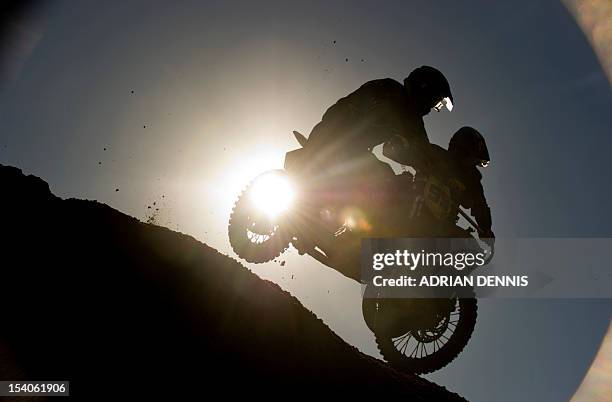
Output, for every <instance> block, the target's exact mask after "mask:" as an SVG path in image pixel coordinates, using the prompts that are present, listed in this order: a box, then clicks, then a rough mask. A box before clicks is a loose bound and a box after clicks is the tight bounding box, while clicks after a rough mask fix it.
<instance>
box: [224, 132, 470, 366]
mask: <svg viewBox="0 0 612 402" xmlns="http://www.w3.org/2000/svg"><path fill="white" fill-rule="evenodd" d="M294 135H295V137H296V139H297V140H298V142H299V143H300V145H301V146H302V148H300V149H297V150H294V151H291V152H288V153H287V154H286V156H285V166H284V168H285V169H284V170H274V171H270V172H266V173H263V174H261V175H259V176H257V177H256V178H255V179H254V180H253V181H252V182H251V183H250V184H249V185H248V186H247V188H246V189H245V190H244V192H243V193H242V194H241V195H240V196H239V198H238V200H237V201H236V203H235V205H234V209H233V211H232V214H231V216H230V220H229V225H228V234H229V240H230V244H231V246H232V248H233V249H234V251H235V252H236V254H238V256H239V257H241V258H243V259H245V260H246V261H248V262H252V263H263V262H267V261H271V260H273V259H275V258H276V257H278V256H279V255H280V254H282V253H283V252H284V251H285V250H287V248H288V247H289V245H290V244H291V245H293V246H294V247H295V248H296V249H297V250H298V252H299V253H300V254H308V255H310V256H312V257H313V258H315V259H316V260H318V261H319V262H321V263H323V264H325V265H327V266H329V267H331V268H333V269H336V270H337V271H339V272H341V273H342V274H344V275H345V276H347V277H349V278H351V279H353V280H356V281H360V245H361V239H362V238H366V237H394V236H395V237H410V236H415V235H424V234H425V235H426V234H427V233H423V231H426V228H425V229H423V228H420V229H418V230H415V229H414V228H413V229H411V230H406V228H407V227H410V226H411V224H412V223H413V222H414V219H413V218H414V213H415V211H416V210H417V209H418V208H417V206H418V205H417V204H419V202H417V201H418V200H420V202H421V203H422V201H423V199H427V195H425V196H424V195H423V194H422V193H423V189H428V188H430V187H431V186H429V185H428V184H427V183H425V184H424V185H423V186H421V187H420V188H418V189H417V187H418V186H415V183H414V177H413V175H412V174H410V173H404V174H401V175H395V174H394V173H393V172H392V170H391V169H390V167H388V165H385V166H387V168H383V167H381V165H382V163H381V162H380V161H378V160H377V159H375V158H376V157H375V156H374V155H373V154H371V153H368V154H367V155H363V156H362V157H361V158H360V159H359V158H357V159H356V160H352V161H351V166H350V167H347V168H346V169H327V170H326V169H320V166H319V167H318V168H316V169H314V168H313V167H312V165H313V164H315V163H314V162H313V160H312V159H313V158H312V157H311V156H309V155H308V154H307V153H306V152H305V149H304V148H303V147H304V145H305V144H306V142H307V139H306V138H305V137H304V136H303V135H301V134H299V133H297V132H294ZM347 170H348V171H350V172H349V174H347ZM438 193H439V192H438ZM437 196H439V194H437ZM407 210H411V211H412V212H411V213H407V212H406V211H407ZM470 223H471V224H473V225H475V223H474V222H473V221H470ZM419 231H420V233H417V232H419ZM472 231H473V229H471V230H469V229H462V228H458V231H457V233H459V235H460V236H464V237H466V238H472V235H471V233H472ZM455 235H456V234H455ZM474 241H475V239H474ZM362 311H363V316H364V320H365V322H366V325H367V326H368V328H370V330H372V331H373V332H374V334H375V337H376V342H377V344H378V347H379V350H380V352H381V354H382V355H383V357H384V358H385V360H386V361H387V362H389V363H390V364H391V365H392V366H394V367H395V368H397V369H400V370H404V371H408V372H412V373H428V372H432V371H435V370H438V369H440V368H442V367H444V366H446V365H447V364H448V363H450V362H451V361H452V360H453V359H455V357H457V355H458V354H459V353H460V352H461V351H462V350H463V348H464V347H465V345H466V344H467V342H468V341H469V339H470V337H471V335H472V332H473V330H474V327H475V324H476V316H477V302H476V299H475V298H474V297H457V296H455V295H453V294H451V295H448V297H444V298H439V297H436V298H427V299H425V298H420V299H417V298H415V299H401V300H398V299H393V300H385V299H367V298H364V299H363V304H362Z"/></svg>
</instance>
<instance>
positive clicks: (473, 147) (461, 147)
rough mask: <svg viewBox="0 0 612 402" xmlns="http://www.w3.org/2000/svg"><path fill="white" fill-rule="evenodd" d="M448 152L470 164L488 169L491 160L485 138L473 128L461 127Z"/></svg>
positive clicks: (450, 143) (452, 139)
mask: <svg viewBox="0 0 612 402" xmlns="http://www.w3.org/2000/svg"><path fill="white" fill-rule="evenodd" d="M448 151H449V152H450V153H451V154H453V155H455V156H456V157H457V158H459V159H461V160H464V161H466V162H468V163H470V164H474V165H477V166H480V167H486V166H487V165H488V164H489V162H490V161H491V159H490V158H489V150H488V149H487V143H486V142H485V139H484V137H483V136H482V134H480V133H479V132H478V131H477V130H476V129H474V128H472V127H461V128H460V129H459V130H457V132H456V133H455V134H453V136H452V137H451V139H450V142H449V143H448Z"/></svg>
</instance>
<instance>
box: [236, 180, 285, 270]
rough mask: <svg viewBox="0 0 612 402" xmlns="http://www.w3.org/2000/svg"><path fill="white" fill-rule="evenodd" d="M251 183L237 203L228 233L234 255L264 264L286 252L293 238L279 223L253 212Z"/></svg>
mask: <svg viewBox="0 0 612 402" xmlns="http://www.w3.org/2000/svg"><path fill="white" fill-rule="evenodd" d="M251 184H252V183H251ZM251 184H249V185H248V186H247V187H246V189H245V190H244V191H243V192H242V194H240V196H239V197H238V199H237V200H236V203H235V204H234V208H233V210H232V213H231V215H230V219H229V224H228V228H227V230H228V236H229V241H230V245H231V246H232V249H233V250H234V252H235V253H236V254H238V256H239V257H240V258H243V259H244V260H246V261H247V262H252V263H256V264H261V263H264V262H268V261H272V260H273V259H275V258H276V257H278V256H279V255H281V254H282V253H283V252H285V250H287V248H288V247H289V243H290V239H289V237H288V236H287V235H286V233H284V230H283V228H282V227H280V225H279V224H278V222H273V221H271V220H270V219H269V218H267V217H265V216H263V215H261V214H256V213H255V211H253V209H252V207H251V205H250V203H249V199H248V198H249V197H248V195H249V190H250V188H251Z"/></svg>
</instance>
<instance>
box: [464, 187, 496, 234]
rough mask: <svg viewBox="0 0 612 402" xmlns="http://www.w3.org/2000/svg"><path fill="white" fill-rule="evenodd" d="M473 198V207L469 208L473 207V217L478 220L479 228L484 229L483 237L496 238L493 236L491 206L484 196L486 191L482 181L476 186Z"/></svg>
mask: <svg viewBox="0 0 612 402" xmlns="http://www.w3.org/2000/svg"><path fill="white" fill-rule="evenodd" d="M471 198H472V200H471V201H472V202H471V205H469V206H470V207H471V212H472V216H474V218H476V223H478V226H480V228H481V229H482V232H483V233H482V235H481V237H491V238H494V237H495V235H494V234H493V231H492V230H491V226H492V219H491V209H490V208H489V205H488V204H487V199H486V198H485V195H484V189H483V187H482V183H481V182H480V181H478V185H477V186H475V188H474V189H473V190H472V197H471Z"/></svg>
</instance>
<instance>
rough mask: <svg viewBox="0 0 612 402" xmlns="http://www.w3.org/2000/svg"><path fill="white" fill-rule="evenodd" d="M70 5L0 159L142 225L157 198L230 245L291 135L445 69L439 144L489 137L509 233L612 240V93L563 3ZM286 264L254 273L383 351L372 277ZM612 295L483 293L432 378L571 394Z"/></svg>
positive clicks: (509, 394) (8, 106)
mask: <svg viewBox="0 0 612 402" xmlns="http://www.w3.org/2000/svg"><path fill="white" fill-rule="evenodd" d="M54 4H55V5H53V6H50V7H47V8H46V9H44V11H39V12H38V13H37V14H36V15H35V16H36V17H37V19H36V20H35V21H36V22H37V23H36V24H30V25H28V22H27V20H24V21H21V22H20V24H21V25H20V27H21V28H23V29H26V30H28V29H29V30H30V31H31V33H32V35H30V36H29V38H30V42H27V43H30V44H32V46H31V47H32V49H33V50H32V52H31V53H28V52H21V53H20V54H25V53H27V54H28V57H27V58H24V62H23V63H21V64H20V66H21V68H20V69H19V70H18V72H17V73H16V74H14V75H13V76H11V80H10V81H5V82H3V85H2V88H1V89H0V91H1V92H0V119H1V121H2V122H3V130H2V132H1V133H0V163H3V164H10V165H15V166H18V167H20V168H22V169H24V170H25V171H26V172H28V173H34V174H36V175H39V176H41V177H43V178H44V179H45V180H47V181H48V182H49V183H50V186H51V188H52V190H53V191H54V192H55V193H56V194H58V195H60V196H63V197H78V198H90V199H98V200H100V201H102V202H105V203H108V204H109V205H111V206H113V207H115V208H117V209H119V210H121V211H124V212H126V213H129V214H131V215H134V216H137V217H139V218H143V219H144V218H146V217H147V216H148V215H149V214H150V213H151V210H150V209H149V208H147V207H148V206H149V205H151V204H152V203H153V202H156V205H157V206H158V207H160V211H159V212H158V215H157V217H156V219H157V220H158V222H160V223H161V224H164V225H167V226H169V227H171V228H174V229H178V230H180V231H182V232H185V233H189V234H191V235H193V236H195V237H196V238H198V239H199V240H201V241H203V242H206V243H208V244H210V245H212V246H214V247H216V248H218V249H219V250H221V251H223V252H226V253H228V254H230V255H231V251H230V248H229V244H228V241H227V238H226V230H225V225H226V223H227V217H228V216H229V210H230V208H231V202H232V200H233V199H234V198H235V197H236V196H237V194H238V191H239V190H240V188H241V187H242V186H243V185H245V184H246V181H248V180H249V179H250V178H252V177H253V176H255V175H256V174H257V173H259V172H261V171H264V170H267V169H270V168H277V167H280V166H281V165H282V159H283V155H284V152H286V151H289V150H291V149H293V148H295V146H296V144H295V143H294V140H293V138H292V136H291V134H290V133H291V131H292V130H294V129H297V130H299V131H301V132H304V133H308V132H309V131H310V129H311V128H312V126H313V125H314V124H316V123H317V122H318V121H319V119H320V117H321V115H322V113H323V112H324V111H325V109H326V108H327V107H328V106H329V105H331V104H332V103H333V102H335V101H336V100H337V99H338V98H340V97H342V96H344V95H346V94H347V93H348V92H350V91H352V90H354V89H355V88H357V87H358V86H359V85H361V84H362V83H364V82H365V81H368V80H370V79H375V78H382V77H392V78H395V79H398V80H401V79H403V77H404V76H406V75H407V74H408V73H409V72H410V70H411V69H413V68H415V67H418V66H420V65H423V64H429V65H433V66H436V67H438V68H440V69H441V70H442V71H444V73H445V74H446V75H447V77H448V78H449V81H450V82H451V86H452V88H453V93H454V98H455V100H456V108H455V109H454V110H453V112H452V113H440V114H435V113H434V114H432V115H430V116H427V117H426V127H427V130H428V132H429V136H430V139H431V140H432V142H435V143H438V144H441V145H446V143H447V142H448V139H449V138H450V135H451V134H452V133H453V132H454V131H455V130H456V129H457V128H459V127H461V126H463V125H472V126H474V127H476V128H478V129H479V130H480V131H481V132H482V133H483V134H484V135H485V136H486V138H487V141H488V143H489V149H490V153H491V157H492V165H491V166H490V168H487V169H486V170H485V172H484V184H485V189H486V193H487V196H488V199H489V201H490V204H491V207H492V210H493V221H494V226H493V227H494V230H495V232H496V234H497V235H498V236H508V237H517V236H520V237H546V236H550V237H608V236H610V233H611V232H612V229H611V228H610V227H609V222H612V219H611V218H612V212H611V211H610V209H609V204H610V203H609V199H610V196H611V195H612V193H611V192H612V189H611V188H610V186H609V185H608V184H609V183H610V168H609V165H608V162H609V156H608V155H609V153H610V148H611V146H612V138H611V136H610V127H612V125H611V123H612V114H610V111H611V110H612V93H611V91H610V85H609V83H608V81H607V79H606V76H605V74H604V72H603V71H602V69H601V66H600V65H599V64H598V61H597V58H596V57H595V55H594V53H593V50H592V49H591V47H590V45H589V43H588V41H587V40H586V38H585V37H584V35H583V34H582V32H581V31H580V29H579V28H578V26H577V25H576V23H575V21H574V20H573V18H572V16H571V15H570V14H569V13H568V12H567V10H566V9H565V8H564V7H563V5H562V4H561V3H559V2H556V1H538V2H529V1H513V2H489V1H467V2H453V1H445V2H425V1H423V2H405V1H384V2H354V1H334V2H328V1H314V2H280V1H278V2H275V1H268V2H257V3H255V2H247V1H244V2H236V1H227V2H225V1H216V2H204V1H192V2H190V1H185V2H181V3H180V4H176V3H175V2H172V3H171V2H162V1H159V2H157V1H146V2H145V1H128V2H94V1H82V2H79V3H78V4H75V3H68V2H58V3H54ZM40 21H43V22H44V23H40ZM43 27H44V28H43ZM334 41H335V43H334ZM19 43H21V42H19ZM34 45H35V46H34ZM20 46H22V47H23V46H25V47H27V44H26V45H23V44H21V45H20ZM346 59H348V61H346ZM132 91H134V92H133V93H132ZM116 189H119V191H115V190H116ZM286 259H287V264H286V266H285V267H284V268H281V267H280V266H279V265H278V264H265V265H263V266H252V267H249V268H251V269H253V270H254V271H255V272H256V273H257V274H259V275H260V276H262V277H265V278H268V279H271V280H274V281H275V282H277V283H279V284H280V285H281V286H282V287H283V288H285V289H287V290H289V291H290V292H291V293H293V294H294V295H296V296H297V297H298V298H299V299H300V300H301V301H302V302H303V303H304V304H305V305H306V306H307V307H309V308H311V309H312V310H313V311H314V312H315V313H316V314H317V315H319V316H320V317H322V318H323V319H324V320H325V322H326V323H328V325H330V326H331V327H332V329H334V330H335V331H336V332H337V333H338V334H339V335H341V336H343V337H344V338H345V339H346V340H347V341H349V342H350V343H353V344H355V345H356V346H358V347H359V348H360V349H362V350H364V351H365V352H367V353H370V354H373V355H376V354H377V352H376V349H375V346H374V344H373V341H372V339H371V336H370V335H369V333H368V332H367V329H365V327H364V325H363V324H362V323H361V322H360V311H359V286H358V285H356V284H354V283H352V282H350V281H348V280H345V279H344V278H342V277H340V276H339V275H338V274H336V273H334V272H329V269H326V268H323V267H321V266H319V265H318V264H316V263H315V262H313V261H311V260H308V259H306V258H305V257H298V256H297V255H295V254H294V253H289V255H288V256H286ZM291 277H293V279H290V278H291ZM611 306H612V304H611V303H610V302H609V301H605V300H603V301H595V300H592V301H588V300H583V301H576V300H556V301H555V300H547V301H524V300H495V301H492V300H482V301H481V303H480V312H479V320H478V324H477V328H476V331H475V334H474V337H473V339H472V341H471V343H470V344H469V345H468V348H467V349H466V350H465V352H464V353H463V354H462V355H461V356H460V358H459V359H458V360H457V362H455V363H453V364H452V365H451V366H449V367H448V368H445V369H443V370H441V371H439V372H438V373H436V374H434V375H432V376H431V378H433V379H434V380H436V381H438V382H440V383H441V384H444V385H447V386H448V387H449V388H450V389H452V390H454V391H457V392H459V393H460V394H462V395H464V396H465V397H466V398H468V399H470V400H473V401H487V400H496V401H506V400H507V401H511V400H517V399H519V398H521V397H522V396H524V393H525V392H527V391H528V392H529V393H530V397H529V399H530V400H541V401H558V400H565V399H568V398H569V397H570V395H571V394H572V392H573V391H574V390H575V388H576V387H577V385H578V384H579V382H580V380H581V377H582V375H583V373H584V372H585V370H586V368H587V367H588V365H589V364H590V361H591V359H592V357H593V355H594V353H595V351H596V348H597V346H598V344H599V342H600V340H601V336H602V335H603V333H604V331H605V329H606V328H607V325H608V323H609V319H610V312H611V311H612V308H611Z"/></svg>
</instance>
